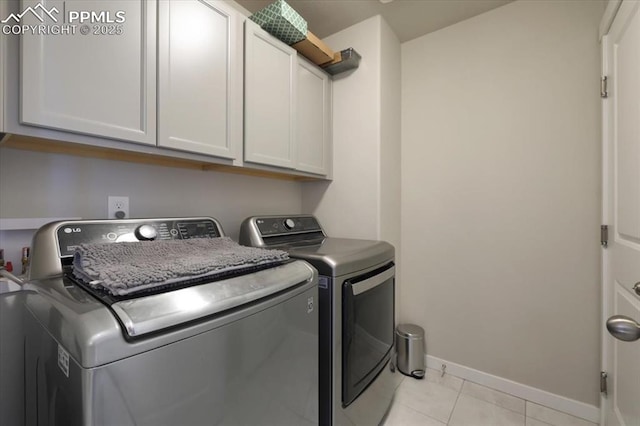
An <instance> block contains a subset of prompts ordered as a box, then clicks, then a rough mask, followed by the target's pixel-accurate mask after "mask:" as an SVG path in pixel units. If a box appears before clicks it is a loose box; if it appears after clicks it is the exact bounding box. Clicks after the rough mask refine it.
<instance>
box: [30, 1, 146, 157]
mask: <svg viewBox="0 0 640 426" xmlns="http://www.w3.org/2000/svg"><path fill="white" fill-rule="evenodd" d="M39 3H40V4H42V6H43V7H44V8H46V9H47V10H52V9H51V8H52V7H55V8H56V9H57V10H58V11H59V13H60V15H58V19H60V16H61V15H64V19H65V20H66V22H69V20H68V17H69V16H70V15H69V14H70V12H71V11H74V10H76V11H80V10H82V11H94V12H97V13H100V12H102V11H104V12H108V14H109V16H111V18H112V19H113V18H114V17H115V16H117V15H116V12H120V16H124V18H125V20H124V22H122V23H117V22H116V23H106V22H105V23H100V22H88V21H86V22H85V24H86V25H87V27H86V28H87V29H88V30H89V32H88V34H86V35H83V34H81V33H80V30H81V25H80V23H79V22H74V23H76V24H78V25H77V28H76V33H75V34H71V35H69V34H67V35H32V34H29V33H27V34H25V35H24V36H22V37H21V43H22V44H21V60H22V63H21V65H22V67H21V78H22V81H21V93H20V95H21V101H22V102H21V118H20V119H21V122H22V123H25V124H30V125H35V126H41V127H47V128H53V129H62V130H66V131H70V132H77V133H84V134H88V135H96V136H102V137H106V138H113V139H122V140H127V141H133V142H140V143H146V144H155V143H156V2H155V1H142V0H119V1H118V0H114V1H109V2H105V1H87V0H81V1H73V2H69V1H67V2H64V1H61V0H56V1H52V0H45V1H40V2H39ZM37 4H38V2H36V1H33V0H29V1H26V0H25V1H23V2H22V4H21V8H22V10H25V9H26V8H27V7H29V6H31V7H35V6H36V5H37ZM103 16H104V15H103ZM23 19H25V20H28V19H32V20H33V21H34V22H33V24H39V23H40V22H38V21H37V19H36V18H35V16H34V15H33V14H30V15H25V17H24V18H23ZM22 23H28V22H26V21H25V22H21V24H22ZM118 26H119V27H118Z"/></svg>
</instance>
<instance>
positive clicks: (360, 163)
mask: <svg viewBox="0 0 640 426" xmlns="http://www.w3.org/2000/svg"><path fill="white" fill-rule="evenodd" d="M324 41H325V42H326V43H327V44H328V45H329V46H331V47H332V48H334V49H336V50H342V49H346V48H348V47H353V48H354V49H355V50H356V51H357V52H358V53H359V54H360V55H361V56H362V60H361V61H360V66H359V67H358V68H357V69H356V70H354V71H350V72H347V73H343V74H339V75H337V76H335V77H334V80H333V181H332V182H329V183H325V182H310V183H303V196H302V208H303V211H305V212H308V213H313V214H315V215H316V216H317V217H318V218H319V220H320V223H321V224H322V225H323V226H324V227H325V228H326V230H327V233H328V234H329V235H331V236H335V237H343V238H364V239H384V240H387V241H389V242H391V243H392V244H394V245H395V246H396V247H397V248H399V246H400V203H399V194H400V179H399V176H400V98H399V94H400V58H399V52H400V43H399V41H398V38H397V37H396V36H395V34H394V33H393V32H392V31H391V29H390V28H389V26H388V24H387V23H386V22H384V20H383V19H382V18H381V17H380V16H375V17H373V18H370V19H367V20H366V21H363V22H361V23H359V24H356V25H354V26H352V27H349V28H347V29H345V30H343V31H340V32H339V33H336V34H334V35H332V36H330V37H327V38H326V39H325V40H324Z"/></svg>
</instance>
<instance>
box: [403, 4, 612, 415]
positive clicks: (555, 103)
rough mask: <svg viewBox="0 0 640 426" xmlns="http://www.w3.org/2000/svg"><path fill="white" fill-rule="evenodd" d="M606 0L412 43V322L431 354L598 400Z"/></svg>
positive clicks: (475, 24) (408, 283)
mask: <svg viewBox="0 0 640 426" xmlns="http://www.w3.org/2000/svg"><path fill="white" fill-rule="evenodd" d="M602 11H603V5H602V3H601V2H595V1H593V2H591V1H560V0H558V1H553V2H533V1H517V2H514V3H511V4H508V5H506V6H503V7H500V8H498V9H495V10H493V11H490V12H488V13H485V14H483V15H480V16H477V17H475V18H472V19H469V20H467V21H464V22H461V23H459V24H457V25H454V26H451V27H448V28H445V29H443V30H440V31H437V32H435V33H432V34H429V35H426V36H424V37H421V38H418V39H415V40H412V41H409V42H407V43H404V44H403V45H402V253H403V281H402V291H401V313H402V320H404V321H408V322H413V323H416V324H419V325H421V326H422V327H424V328H425V331H426V340H427V353H428V354H430V355H433V356H436V357H439V358H443V359H446V360H448V361H451V362H455V363H458V364H462V365H465V366H468V367H472V368H474V369H477V370H480V371H483V372H487V373H490V374H493V375H496V376H500V377H503V378H507V379H510V380H513V381H516V382H519V383H523V384H526V385H529V386H532V387H535V388H539V389H543V390H546V391H549V392H551V393H554V394H558V395H561V396H565V397H567V398H571V399H574V400H577V401H581V402H584V403H587V404H592V405H598V372H599V370H600V369H599V331H600V329H601V325H600V323H599V304H600V299H599V276H600V269H599V250H600V249H599V237H598V229H599V225H600V218H599V215H600V214H599V212H600V195H599V194H600V179H599V176H600V148H599V146H600V145H599V144H600V142H599V134H600V124H599V123H600V116H599V108H600V100H599V97H598V80H599V68H600V66H599V45H598V39H597V33H598V22H599V19H600V16H601V14H602Z"/></svg>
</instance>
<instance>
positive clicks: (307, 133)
mask: <svg viewBox="0 0 640 426" xmlns="http://www.w3.org/2000/svg"><path fill="white" fill-rule="evenodd" d="M297 82H298V87H297V89H296V91H297V103H296V142H297V152H298V159H297V165H296V169H297V170H301V171H304V172H309V173H315V174H319V175H326V174H328V172H329V162H330V155H331V81H330V79H329V76H328V75H327V74H326V73H324V72H322V71H321V70H319V69H318V67H316V66H315V65H313V64H311V63H309V62H308V61H306V60H304V59H302V58H300V57H298V76H297Z"/></svg>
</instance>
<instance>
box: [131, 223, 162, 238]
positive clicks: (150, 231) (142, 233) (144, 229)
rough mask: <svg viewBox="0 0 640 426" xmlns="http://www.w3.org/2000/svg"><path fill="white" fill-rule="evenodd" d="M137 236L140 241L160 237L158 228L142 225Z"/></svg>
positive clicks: (138, 228) (136, 231) (137, 229)
mask: <svg viewBox="0 0 640 426" xmlns="http://www.w3.org/2000/svg"><path fill="white" fill-rule="evenodd" d="M134 233H135V236H136V238H137V239H138V240H140V241H150V240H155V239H156V237H157V236H158V232H157V231H156V228H154V227H153V226H151V225H140V226H138V227H137V228H136V230H135V232H134Z"/></svg>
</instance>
